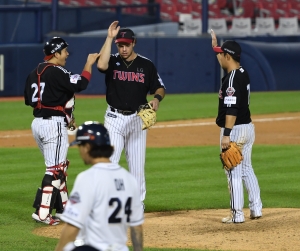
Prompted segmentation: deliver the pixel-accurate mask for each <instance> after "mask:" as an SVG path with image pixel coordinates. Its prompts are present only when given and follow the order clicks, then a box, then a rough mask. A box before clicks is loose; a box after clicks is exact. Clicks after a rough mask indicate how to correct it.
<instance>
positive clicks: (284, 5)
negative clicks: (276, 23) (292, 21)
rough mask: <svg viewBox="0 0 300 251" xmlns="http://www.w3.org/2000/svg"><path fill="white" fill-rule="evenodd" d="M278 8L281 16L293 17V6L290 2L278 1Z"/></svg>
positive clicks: (285, 0) (286, 0)
mask: <svg viewBox="0 0 300 251" xmlns="http://www.w3.org/2000/svg"><path fill="white" fill-rule="evenodd" d="M277 7H278V10H277V12H279V13H280V14H281V16H286V17H291V16H292V13H291V9H292V5H291V3H290V1H288V0H277Z"/></svg>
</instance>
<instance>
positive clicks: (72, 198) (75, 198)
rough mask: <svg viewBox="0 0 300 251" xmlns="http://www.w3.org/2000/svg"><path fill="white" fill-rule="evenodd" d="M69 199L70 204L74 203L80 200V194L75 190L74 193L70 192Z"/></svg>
mask: <svg viewBox="0 0 300 251" xmlns="http://www.w3.org/2000/svg"><path fill="white" fill-rule="evenodd" d="M69 201H70V202H71V204H76V203H79V202H80V196H79V193H77V192H75V193H74V194H71V196H70V198H69Z"/></svg>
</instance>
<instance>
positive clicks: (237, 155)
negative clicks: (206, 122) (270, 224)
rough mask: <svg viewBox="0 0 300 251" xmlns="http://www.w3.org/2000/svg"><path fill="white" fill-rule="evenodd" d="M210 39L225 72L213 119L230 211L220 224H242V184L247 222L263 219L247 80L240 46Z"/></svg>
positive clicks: (213, 34)
mask: <svg viewBox="0 0 300 251" xmlns="http://www.w3.org/2000/svg"><path fill="white" fill-rule="evenodd" d="M211 37H212V47H213V51H214V52H215V53H216V56H217V59H218V61H219V64H220V66H221V67H222V68H223V69H224V70H225V71H226V72H227V75H225V76H224V77H223V78H222V85H221V87H220V90H219V109H218V116H217V119H216V123H217V125H218V126H219V127H220V128H221V134H220V145H221V149H222V152H221V155H220V157H221V161H222V165H223V167H224V169H225V173H226V175H227V181H228V188H229V192H230V207H231V214H230V215H229V216H228V217H225V218H223V219H222V222H223V223H242V222H244V221H245V216H244V213H243V207H244V192H243V183H244V185H245V187H246V189H247V192H248V198H249V209H250V219H258V218H260V217H261V216H262V202H261V198H260V188H259V185H258V181H257V178H256V175H255V173H254V170H253V168H252V163H251V152H252V146H253V143H254V139H255V131H254V124H253V123H252V120H251V115H250V109H249V98H250V78H249V75H248V72H247V71H246V70H245V69H244V68H243V67H242V66H241V65H240V58H241V52H242V50H241V47H240V45H239V44H238V43H237V42H235V41H231V40H228V41H225V42H224V43H223V44H222V46H218V44H217V37H216V35H215V33H214V31H213V30H211ZM233 142H235V143H233Z"/></svg>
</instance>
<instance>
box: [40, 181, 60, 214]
mask: <svg viewBox="0 0 300 251" xmlns="http://www.w3.org/2000/svg"><path fill="white" fill-rule="evenodd" d="M57 194H58V189H57V188H55V187H53V186H45V187H43V190H42V201H41V205H40V209H39V212H38V214H39V218H40V219H41V220H45V219H46V218H47V216H48V215H49V214H51V212H52V209H53V207H54V202H55V199H56V196H57Z"/></svg>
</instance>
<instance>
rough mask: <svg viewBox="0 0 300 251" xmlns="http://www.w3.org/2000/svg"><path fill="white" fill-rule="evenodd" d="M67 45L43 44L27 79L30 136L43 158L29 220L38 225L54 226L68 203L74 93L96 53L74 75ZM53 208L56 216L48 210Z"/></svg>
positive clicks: (55, 40)
mask: <svg viewBox="0 0 300 251" xmlns="http://www.w3.org/2000/svg"><path fill="white" fill-rule="evenodd" d="M67 47H68V43H67V42H66V41H65V40H64V39H62V38H60V37H53V38H51V39H50V40H49V41H48V42H46V43H45V45H44V53H45V58H44V60H45V62H43V63H40V64H39V65H38V66H37V68H36V69H34V70H33V71H32V72H31V73H30V74H29V75H28V77H27V80H26V86H25V91H24V99H25V104H26V105H28V106H31V107H32V108H33V116H34V119H33V121H32V124H31V129H32V133H33V137H34V139H35V141H36V142H37V144H38V147H39V149H40V150H41V152H42V154H43V157H44V159H45V165H46V171H45V175H44V178H43V180H42V184H41V187H40V188H38V191H37V194H36V197H35V200H34V203H33V207H34V208H35V209H36V211H35V212H34V213H33V214H32V218H33V219H34V220H36V221H37V222H42V223H45V224H49V225H57V224H58V223H59V216H60V215H61V213H62V212H63V209H64V206H65V204H66V202H67V200H68V192H67V185H66V181H67V179H66V176H67V174H66V170H67V168H68V164H69V161H68V160H67V158H66V157H67V150H68V131H67V129H68V128H69V129H73V130H74V129H75V126H76V125H75V121H74V116H73V110H74V104H75V96H74V93H75V92H80V91H82V90H85V89H86V88H87V86H88V83H89V81H90V78H91V72H92V65H93V64H94V63H95V61H96V59H97V58H98V57H99V54H98V53H94V54H89V55H88V58H87V61H86V64H85V66H84V68H83V71H82V73H81V75H80V74H74V73H72V72H70V71H68V70H67V69H66V68H64V66H65V64H66V59H67V58H68V56H69V53H68V50H67ZM52 209H56V217H52V215H51V211H52Z"/></svg>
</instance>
